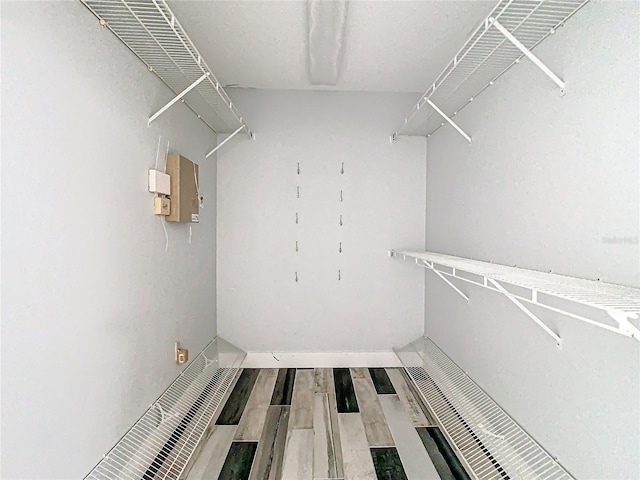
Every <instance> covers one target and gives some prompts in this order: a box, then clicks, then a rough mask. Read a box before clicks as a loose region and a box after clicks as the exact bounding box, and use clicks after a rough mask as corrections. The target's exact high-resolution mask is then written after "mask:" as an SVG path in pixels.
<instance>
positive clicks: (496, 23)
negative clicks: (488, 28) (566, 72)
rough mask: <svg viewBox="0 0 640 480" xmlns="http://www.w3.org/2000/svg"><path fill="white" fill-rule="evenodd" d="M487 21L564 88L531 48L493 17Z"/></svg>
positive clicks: (558, 78)
mask: <svg viewBox="0 0 640 480" xmlns="http://www.w3.org/2000/svg"><path fill="white" fill-rule="evenodd" d="M489 22H491V24H492V25H493V26H494V27H496V28H497V29H498V30H499V31H500V33H502V34H503V35H504V36H505V37H507V40H509V41H510V42H511V43H513V44H514V45H515V46H516V47H517V48H518V49H519V50H520V51H521V52H522V53H523V54H524V55H525V56H526V57H527V58H528V59H529V60H531V61H532V62H533V63H534V64H535V65H536V66H537V67H538V68H539V69H540V70H542V71H543V72H544V73H545V74H546V75H547V77H549V78H550V79H551V80H553V82H554V83H555V84H556V85H558V86H559V87H560V89H562V90H564V86H565V85H564V82H563V81H562V80H561V79H560V77H558V76H557V75H556V74H555V73H553V72H552V71H551V70H550V69H549V67H547V66H546V65H545V64H544V63H542V61H541V60H540V59H539V58H538V57H536V56H535V55H534V54H533V53H531V50H529V49H528V48H527V47H525V46H524V45H523V44H522V43H521V42H520V40H518V39H517V38H516V37H514V36H513V34H512V33H511V32H510V31H509V30H507V29H506V28H504V27H503V26H502V24H501V23H500V22H499V21H498V20H496V19H495V18H490V19H489Z"/></svg>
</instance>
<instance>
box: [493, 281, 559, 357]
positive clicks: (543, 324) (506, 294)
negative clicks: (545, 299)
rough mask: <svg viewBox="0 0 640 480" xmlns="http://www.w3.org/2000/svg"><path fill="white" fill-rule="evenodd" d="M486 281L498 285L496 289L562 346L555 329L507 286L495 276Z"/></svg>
mask: <svg viewBox="0 0 640 480" xmlns="http://www.w3.org/2000/svg"><path fill="white" fill-rule="evenodd" d="M485 281H487V282H489V283H490V284H491V285H493V286H494V287H496V289H497V290H498V291H500V292H502V293H503V294H504V295H505V296H506V297H507V298H508V299H509V300H511V301H512V302H513V304H514V305H515V306H516V307H518V308H519V309H520V310H522V311H523V312H524V314H525V315H526V316H527V317H529V318H530V319H531V320H533V321H534V322H536V323H537V324H538V325H539V326H540V328H542V329H543V330H544V331H545V332H547V334H549V335H550V336H551V337H552V338H553V339H554V340H555V342H556V345H558V346H559V347H561V346H562V339H561V338H560V337H559V336H558V335H557V334H556V333H555V332H554V331H553V330H551V329H550V328H549V327H548V326H547V325H546V324H545V323H544V322H543V321H542V320H540V319H539V318H538V317H537V316H536V315H534V314H533V313H531V310H529V309H528V308H527V307H525V306H524V305H523V304H522V303H520V301H519V300H518V299H517V298H515V297H514V296H513V295H511V294H510V293H509V291H507V289H506V288H504V287H503V286H502V285H500V284H499V283H498V282H496V281H495V280H494V279H493V278H487V277H485Z"/></svg>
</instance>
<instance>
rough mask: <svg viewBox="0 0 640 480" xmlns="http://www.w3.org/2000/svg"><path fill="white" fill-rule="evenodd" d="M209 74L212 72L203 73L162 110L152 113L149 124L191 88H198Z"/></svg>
mask: <svg viewBox="0 0 640 480" xmlns="http://www.w3.org/2000/svg"><path fill="white" fill-rule="evenodd" d="M209 75H211V73H209V72H207V73H205V74H204V75H202V76H201V77H200V78H199V79H197V80H196V81H195V82H193V83H192V84H191V85H189V86H188V87H187V88H185V89H184V90H183V91H181V92H180V93H179V94H178V95H176V96H175V97H174V98H173V99H172V100H171V101H170V102H169V103H167V104H166V105H165V106H164V107H162V108H161V109H160V110H158V111H157V112H156V113H154V114H153V115H151V117H150V118H149V121H148V122H147V126H148V125H151V122H153V121H154V120H155V119H156V118H158V117H159V116H160V115H162V114H163V113H164V112H166V111H167V110H169V109H170V108H171V107H172V106H173V105H175V104H176V103H178V102H179V101H180V100H182V98H183V97H184V96H185V95H186V94H187V93H189V92H190V91H191V90H193V89H194V88H196V87H197V86H198V85H200V83H202V82H203V81H204V80H205V79H206V78H207V77H208V76H209Z"/></svg>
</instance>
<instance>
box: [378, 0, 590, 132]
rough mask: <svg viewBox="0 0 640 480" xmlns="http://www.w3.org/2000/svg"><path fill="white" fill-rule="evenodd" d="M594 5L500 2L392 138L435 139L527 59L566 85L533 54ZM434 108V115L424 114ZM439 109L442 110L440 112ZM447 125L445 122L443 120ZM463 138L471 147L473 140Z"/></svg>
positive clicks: (552, 0) (564, 0)
mask: <svg viewBox="0 0 640 480" xmlns="http://www.w3.org/2000/svg"><path fill="white" fill-rule="evenodd" d="M588 1H589V0H499V1H498V3H497V4H496V6H495V7H494V8H493V9H492V10H491V12H489V15H487V16H486V17H485V18H484V20H483V21H482V22H481V23H480V24H479V25H478V27H477V28H476V29H475V30H474V31H473V33H472V34H471V35H470V37H469V38H468V39H467V41H466V42H465V44H464V45H463V46H462V48H460V50H458V53H456V55H455V56H454V57H453V59H452V60H451V61H450V62H449V63H448V64H447V66H446V67H445V68H444V70H443V71H442V72H441V73H440V75H438V77H437V78H436V79H435V80H434V82H433V83H432V84H431V85H430V86H429V88H428V89H427V91H426V92H425V93H424V95H422V97H421V98H420V100H419V101H418V102H417V103H416V104H415V105H414V106H413V108H412V109H411V111H410V112H409V114H408V115H407V116H406V117H405V119H404V123H403V124H402V126H401V127H400V128H399V129H398V130H396V131H395V132H394V133H393V134H392V135H391V137H390V140H391V142H393V141H394V140H396V138H397V137H398V136H399V135H419V136H426V137H430V136H431V135H433V133H435V132H436V131H437V130H438V129H439V128H440V127H442V126H444V125H445V123H448V124H450V125H451V126H453V127H454V128H456V130H458V132H459V133H460V134H463V132H461V131H460V129H459V128H458V127H457V125H456V124H455V123H453V122H451V121H450V120H451V119H452V118H453V117H455V116H456V115H458V114H459V113H460V111H461V110H462V109H463V108H464V107H466V106H467V105H469V103H471V102H473V100H474V99H475V98H476V97H477V96H478V95H479V94H481V93H482V92H484V91H485V90H486V89H487V88H489V87H490V86H492V85H494V83H495V82H496V81H497V80H498V79H499V78H500V77H501V76H502V75H504V74H505V73H506V72H507V71H508V70H509V69H510V68H511V67H513V66H514V65H515V64H517V63H519V62H520V60H521V59H522V58H524V57H526V58H528V59H529V60H531V61H532V62H533V63H534V64H535V65H536V66H537V67H538V68H540V69H541V70H542V71H543V72H544V73H545V75H547V76H548V77H549V78H550V79H551V80H552V81H553V82H554V83H555V84H556V85H557V86H558V87H560V89H561V92H562V94H564V91H565V82H564V81H563V80H562V79H561V78H560V77H558V76H557V75H556V74H555V73H554V72H552V71H551V69H550V68H548V67H547V66H546V65H545V64H544V63H543V62H542V61H541V60H540V59H539V58H538V57H537V56H536V55H534V54H533V52H532V50H533V49H535V48H536V47H537V46H538V45H539V44H540V43H541V42H542V41H543V40H545V39H546V38H547V37H548V36H549V35H553V34H555V33H556V31H557V30H558V29H559V28H560V27H562V26H563V25H564V24H565V22H566V21H567V20H568V19H569V18H571V17H572V16H573V15H575V14H576V12H578V10H580V9H581V8H582V7H583V6H584V5H585V4H586V3H587V2H588ZM425 104H428V105H430V106H432V107H433V110H432V109H425V108H422V107H423V106H425ZM435 105H437V107H435ZM443 118H444V120H446V121H445V122H443V121H442V119H443ZM463 136H464V137H465V138H466V139H467V141H469V138H467V137H468V135H466V134H463Z"/></svg>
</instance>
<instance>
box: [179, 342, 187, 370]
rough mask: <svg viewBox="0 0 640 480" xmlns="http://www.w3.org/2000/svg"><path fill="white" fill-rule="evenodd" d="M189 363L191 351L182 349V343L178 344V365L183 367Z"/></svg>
mask: <svg viewBox="0 0 640 480" xmlns="http://www.w3.org/2000/svg"><path fill="white" fill-rule="evenodd" d="M188 361H189V350H187V349H186V348H182V347H181V346H180V342H176V363H177V364H178V365H182V364H183V363H187V362H188Z"/></svg>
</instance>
